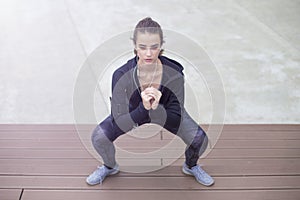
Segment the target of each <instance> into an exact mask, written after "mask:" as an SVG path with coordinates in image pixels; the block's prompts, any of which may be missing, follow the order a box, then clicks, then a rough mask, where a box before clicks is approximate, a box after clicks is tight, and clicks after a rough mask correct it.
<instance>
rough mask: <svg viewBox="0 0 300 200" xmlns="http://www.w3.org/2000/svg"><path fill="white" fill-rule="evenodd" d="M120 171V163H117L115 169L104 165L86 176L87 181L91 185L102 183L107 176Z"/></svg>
mask: <svg viewBox="0 0 300 200" xmlns="http://www.w3.org/2000/svg"><path fill="white" fill-rule="evenodd" d="M118 172H119V166H118V165H116V166H115V167H114V168H113V169H108V168H107V167H105V166H104V165H102V166H101V167H98V168H97V169H96V170H95V171H94V172H93V173H92V174H91V175H89V176H88V177H87V178H86V182H87V184H89V185H97V184H99V183H102V182H103V181H104V179H105V178H106V177H107V176H109V175H114V174H117V173H118Z"/></svg>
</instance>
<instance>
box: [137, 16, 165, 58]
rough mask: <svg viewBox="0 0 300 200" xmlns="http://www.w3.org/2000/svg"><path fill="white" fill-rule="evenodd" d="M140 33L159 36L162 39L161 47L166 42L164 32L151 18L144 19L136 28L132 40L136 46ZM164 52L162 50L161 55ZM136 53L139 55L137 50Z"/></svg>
mask: <svg viewBox="0 0 300 200" xmlns="http://www.w3.org/2000/svg"><path fill="white" fill-rule="evenodd" d="M138 32H140V33H146V32H147V33H152V34H158V35H159V38H160V45H162V44H163V43H164V42H165V41H164V40H163V32H162V29H161V27H160V25H159V24H158V23H157V22H156V21H154V20H152V18H151V17H146V18H144V19H142V20H141V21H139V22H138V23H137V25H136V26H135V28H134V32H133V38H132V40H133V43H134V45H136V40H137V35H138ZM162 52H163V50H161V52H160V55H161V54H162ZM134 53H135V54H137V52H136V50H134Z"/></svg>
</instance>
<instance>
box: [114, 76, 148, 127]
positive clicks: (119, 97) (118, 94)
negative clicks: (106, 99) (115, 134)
mask: <svg viewBox="0 0 300 200" xmlns="http://www.w3.org/2000/svg"><path fill="white" fill-rule="evenodd" d="M127 75H128V73H125V74H124V73H123V72H121V71H118V70H117V71H115V72H114V74H113V77H112V98H111V115H112V117H113V123H115V124H114V125H116V126H114V128H117V129H119V131H122V132H127V131H129V130H131V129H132V128H133V127H134V126H136V124H141V123H142V122H144V121H145V120H147V119H149V111H148V110H146V109H145V108H144V106H143V104H142V102H141V103H140V104H139V106H138V107H137V108H135V109H134V110H132V111H131V112H129V98H128V95H127V89H126V88H127V86H128V85H129V83H130V80H129V77H128V76H127Z"/></svg>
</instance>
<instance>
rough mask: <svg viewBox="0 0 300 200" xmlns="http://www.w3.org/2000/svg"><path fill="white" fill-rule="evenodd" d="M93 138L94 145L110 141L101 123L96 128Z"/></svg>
mask: <svg viewBox="0 0 300 200" xmlns="http://www.w3.org/2000/svg"><path fill="white" fill-rule="evenodd" d="M91 139H92V143H93V145H94V146H99V145H101V144H105V143H107V142H110V141H109V139H108V138H107V136H106V134H105V131H104V129H102V128H101V126H100V125H98V126H97V127H96V128H95V129H94V131H93V133H92V137H91Z"/></svg>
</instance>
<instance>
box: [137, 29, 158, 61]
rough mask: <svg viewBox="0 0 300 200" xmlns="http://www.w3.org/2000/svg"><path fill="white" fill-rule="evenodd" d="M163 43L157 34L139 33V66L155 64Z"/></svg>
mask: <svg viewBox="0 0 300 200" xmlns="http://www.w3.org/2000/svg"><path fill="white" fill-rule="evenodd" d="M160 44H161V41H160V37H159V34H158V33H157V34H156V33H148V32H145V33H142V32H138V34H137V39H136V46H135V48H136V51H137V56H138V57H139V64H154V63H156V62H157V59H158V56H159V53H160V49H161V46H160Z"/></svg>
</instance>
